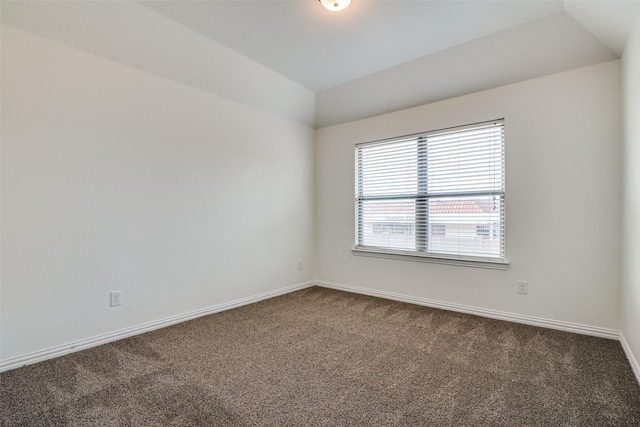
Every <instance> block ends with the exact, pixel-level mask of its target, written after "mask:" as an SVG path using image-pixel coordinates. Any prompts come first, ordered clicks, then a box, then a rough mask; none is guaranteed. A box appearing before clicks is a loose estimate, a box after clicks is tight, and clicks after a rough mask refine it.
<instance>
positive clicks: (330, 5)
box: [320, 0, 351, 12]
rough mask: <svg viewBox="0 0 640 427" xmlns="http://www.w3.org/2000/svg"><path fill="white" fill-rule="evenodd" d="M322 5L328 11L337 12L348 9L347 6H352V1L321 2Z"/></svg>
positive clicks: (325, 0)
mask: <svg viewBox="0 0 640 427" xmlns="http://www.w3.org/2000/svg"><path fill="white" fill-rule="evenodd" d="M320 3H322V5H323V6H324V7H325V8H326V9H328V10H330V11H332V12H337V11H339V10H343V9H346V8H347V6H349V5H350V4H351V0H320Z"/></svg>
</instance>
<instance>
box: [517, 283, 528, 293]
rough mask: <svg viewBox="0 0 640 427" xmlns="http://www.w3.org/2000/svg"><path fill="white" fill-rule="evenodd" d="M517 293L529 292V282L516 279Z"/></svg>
mask: <svg viewBox="0 0 640 427" xmlns="http://www.w3.org/2000/svg"><path fill="white" fill-rule="evenodd" d="M518 293H519V294H525V295H526V294H528V293H529V282H527V281H526V280H518Z"/></svg>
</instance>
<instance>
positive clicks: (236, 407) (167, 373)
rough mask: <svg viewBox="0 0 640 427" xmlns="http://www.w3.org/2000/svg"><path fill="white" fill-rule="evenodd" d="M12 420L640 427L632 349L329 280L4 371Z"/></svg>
mask: <svg viewBox="0 0 640 427" xmlns="http://www.w3.org/2000/svg"><path fill="white" fill-rule="evenodd" d="M0 405H1V406H0V411H1V414H0V421H1V424H2V425H3V426H29V427H32V426H34V427H35V426H302V425H312V426H315V425H331V426H636V427H637V426H640V386H639V385H638V383H637V382H636V380H635V378H634V376H633V373H632V371H631V368H630V366H629V363H628V361H627V360H626V358H625V356H624V353H623V351H622V348H621V346H620V343H618V342H617V341H613V340H607V339H601V338H594V337H587V336H582V335H576V334H571V333H566V332H559V331H553V330H548V329H541V328H536V327H531V326H525V325H518V324H513V323H508V322H502V321H498V320H491V319H485V318H481V317H475V316H470V315H465V314H459V313H453V312H447V311H443V310H436V309H431V308H427V307H421V306H415V305H411V304H405V303H399V302H394V301H387V300H383V299H378V298H372V297H367V296H362V295H355V294H349V293H345V292H339V291H334V290H329V289H323V288H317V287H316V288H309V289H306V290H303V291H299V292H295V293H292V294H288V295H285V296H282V297H278V298H273V299H270V300H267V301H263V302H260V303H257V304H253V305H250V306H245V307H242V308H239V309H235V310H230V311H226V312H223V313H218V314H214V315H211V316H207V317H203V318H200V319H197V320H193V321H190V322H185V323H182V324H180V325H176V326H172V327H169V328H165V329H161V330H157V331H154V332H150V333H146V334H143V335H139V336H136V337H133V338H128V339H125V340H121V341H118V342H114V343H111V344H107V345H103V346H100V347H96V348H93V349H89V350H85V351H82V352H78V353H74V354H70V355H67V356H64V357H60V358H57V359H54V360H49V361H45V362H42V363H38V364H35V365H31V366H27V367H24V368H20V369H16V370H12V371H8V372H5V373H3V374H1V375H0Z"/></svg>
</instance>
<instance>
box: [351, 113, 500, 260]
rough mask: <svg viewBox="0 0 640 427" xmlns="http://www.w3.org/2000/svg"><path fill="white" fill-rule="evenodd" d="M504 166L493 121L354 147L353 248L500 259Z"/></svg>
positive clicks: (495, 123)
mask: <svg viewBox="0 0 640 427" xmlns="http://www.w3.org/2000/svg"><path fill="white" fill-rule="evenodd" d="M504 169H505V167H504V124H503V122H502V121H501V120H497V121H492V122H487V123H482V124H477V125H468V126H462V127H459V128H452V129H445V130H443V131H435V132H425V133H422V134H417V135H413V136H406V137H401V138H398V139H395V140H386V141H378V142H373V143H367V144H359V145H357V146H356V213H357V218H356V227H357V233H356V234H357V236H356V246H358V247H368V248H371V247H374V248H376V247H377V248H381V249H389V250H402V251H420V252H425V253H427V254H445V255H447V256H460V257H483V258H490V259H504V240H505V239H504ZM465 194H466V195H465Z"/></svg>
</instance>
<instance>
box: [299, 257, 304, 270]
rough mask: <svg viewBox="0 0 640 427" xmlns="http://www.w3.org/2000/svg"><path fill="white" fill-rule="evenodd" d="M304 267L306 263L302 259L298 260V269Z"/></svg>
mask: <svg viewBox="0 0 640 427" xmlns="http://www.w3.org/2000/svg"><path fill="white" fill-rule="evenodd" d="M303 269H304V263H303V262H302V260H301V259H299V260H298V270H303Z"/></svg>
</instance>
